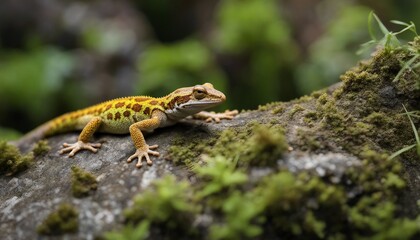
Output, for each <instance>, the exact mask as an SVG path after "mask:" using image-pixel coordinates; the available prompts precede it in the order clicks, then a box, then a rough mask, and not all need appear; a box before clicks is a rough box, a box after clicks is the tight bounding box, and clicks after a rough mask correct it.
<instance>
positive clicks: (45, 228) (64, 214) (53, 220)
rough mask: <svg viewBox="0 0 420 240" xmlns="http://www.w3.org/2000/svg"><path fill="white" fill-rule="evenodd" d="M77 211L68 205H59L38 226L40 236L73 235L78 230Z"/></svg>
mask: <svg viewBox="0 0 420 240" xmlns="http://www.w3.org/2000/svg"><path fill="white" fill-rule="evenodd" d="M78 215H79V213H78V211H77V210H76V209H75V208H74V207H73V206H71V205H70V204H68V203H63V204H61V205H60V206H59V207H58V208H57V209H56V210H55V211H54V212H52V213H51V214H49V215H48V216H47V218H46V219H45V220H44V221H43V222H42V224H41V225H39V226H38V228H37V232H38V233H39V234H42V235H61V234H65V233H75V232H77V230H78V228H79V221H78Z"/></svg>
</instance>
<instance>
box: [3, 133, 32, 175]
mask: <svg viewBox="0 0 420 240" xmlns="http://www.w3.org/2000/svg"><path fill="white" fill-rule="evenodd" d="M33 158H34V157H33V154H32V153H29V154H26V155H21V153H20V152H19V150H18V149H17V147H15V146H13V145H10V144H8V143H7V142H6V141H0V175H6V176H12V175H15V174H17V173H20V172H22V171H24V170H26V169H28V168H29V166H31V165H32V163H33Z"/></svg>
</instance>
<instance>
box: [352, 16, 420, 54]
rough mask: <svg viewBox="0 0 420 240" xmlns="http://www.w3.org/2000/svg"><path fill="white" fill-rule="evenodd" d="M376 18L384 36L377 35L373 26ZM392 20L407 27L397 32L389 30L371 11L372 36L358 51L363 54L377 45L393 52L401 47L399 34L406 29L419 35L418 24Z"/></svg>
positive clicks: (370, 26) (369, 23) (370, 33)
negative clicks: (378, 36)
mask: <svg viewBox="0 0 420 240" xmlns="http://www.w3.org/2000/svg"><path fill="white" fill-rule="evenodd" d="M374 19H375V21H376V23H377V24H378V26H379V29H380V31H381V32H382V34H383V35H384V36H383V37H382V38H377V37H376V34H375V31H374V28H373V20H374ZM391 22H392V23H394V24H396V25H401V26H404V27H405V28H403V29H402V30H400V31H398V32H395V33H394V32H392V31H389V30H388V29H387V28H386V27H385V25H384V24H383V23H382V21H381V20H380V19H379V17H378V16H377V15H376V14H375V13H373V12H370V14H369V17H368V30H369V35H370V37H371V40H370V41H369V42H366V43H364V44H362V46H361V49H360V50H359V51H358V54H361V53H363V52H365V51H367V50H369V49H371V48H373V47H376V46H381V47H383V48H384V50H385V51H386V52H391V51H392V50H395V49H397V48H399V47H401V43H400V41H399V40H398V38H397V35H399V34H401V33H403V32H406V31H411V32H413V33H414V34H415V35H416V36H418V34H417V31H416V26H415V25H414V23H413V22H410V23H409V24H408V23H405V22H401V21H396V20H393V21H391Z"/></svg>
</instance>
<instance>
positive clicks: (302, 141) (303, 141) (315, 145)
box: [296, 128, 323, 151]
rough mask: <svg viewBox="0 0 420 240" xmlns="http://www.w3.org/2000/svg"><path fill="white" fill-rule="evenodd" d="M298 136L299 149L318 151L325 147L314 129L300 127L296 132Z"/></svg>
mask: <svg viewBox="0 0 420 240" xmlns="http://www.w3.org/2000/svg"><path fill="white" fill-rule="evenodd" d="M296 136H297V137H298V139H299V141H298V142H296V144H298V145H299V149H301V150H303V151H306V150H311V151H316V150H318V149H321V148H323V145H322V143H321V141H320V140H318V136H317V135H316V134H315V133H314V132H313V131H312V130H304V129H301V128H299V129H298V130H297V132H296Z"/></svg>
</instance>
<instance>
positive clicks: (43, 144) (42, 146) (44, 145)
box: [32, 140, 51, 157]
mask: <svg viewBox="0 0 420 240" xmlns="http://www.w3.org/2000/svg"><path fill="white" fill-rule="evenodd" d="M50 150H51V147H50V146H49V145H48V141H47V140H41V141H38V142H37V143H36V144H35V145H34V147H33V149H32V152H33V153H34V156H35V157H38V156H41V155H44V154H46V153H47V152H49V151H50Z"/></svg>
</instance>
